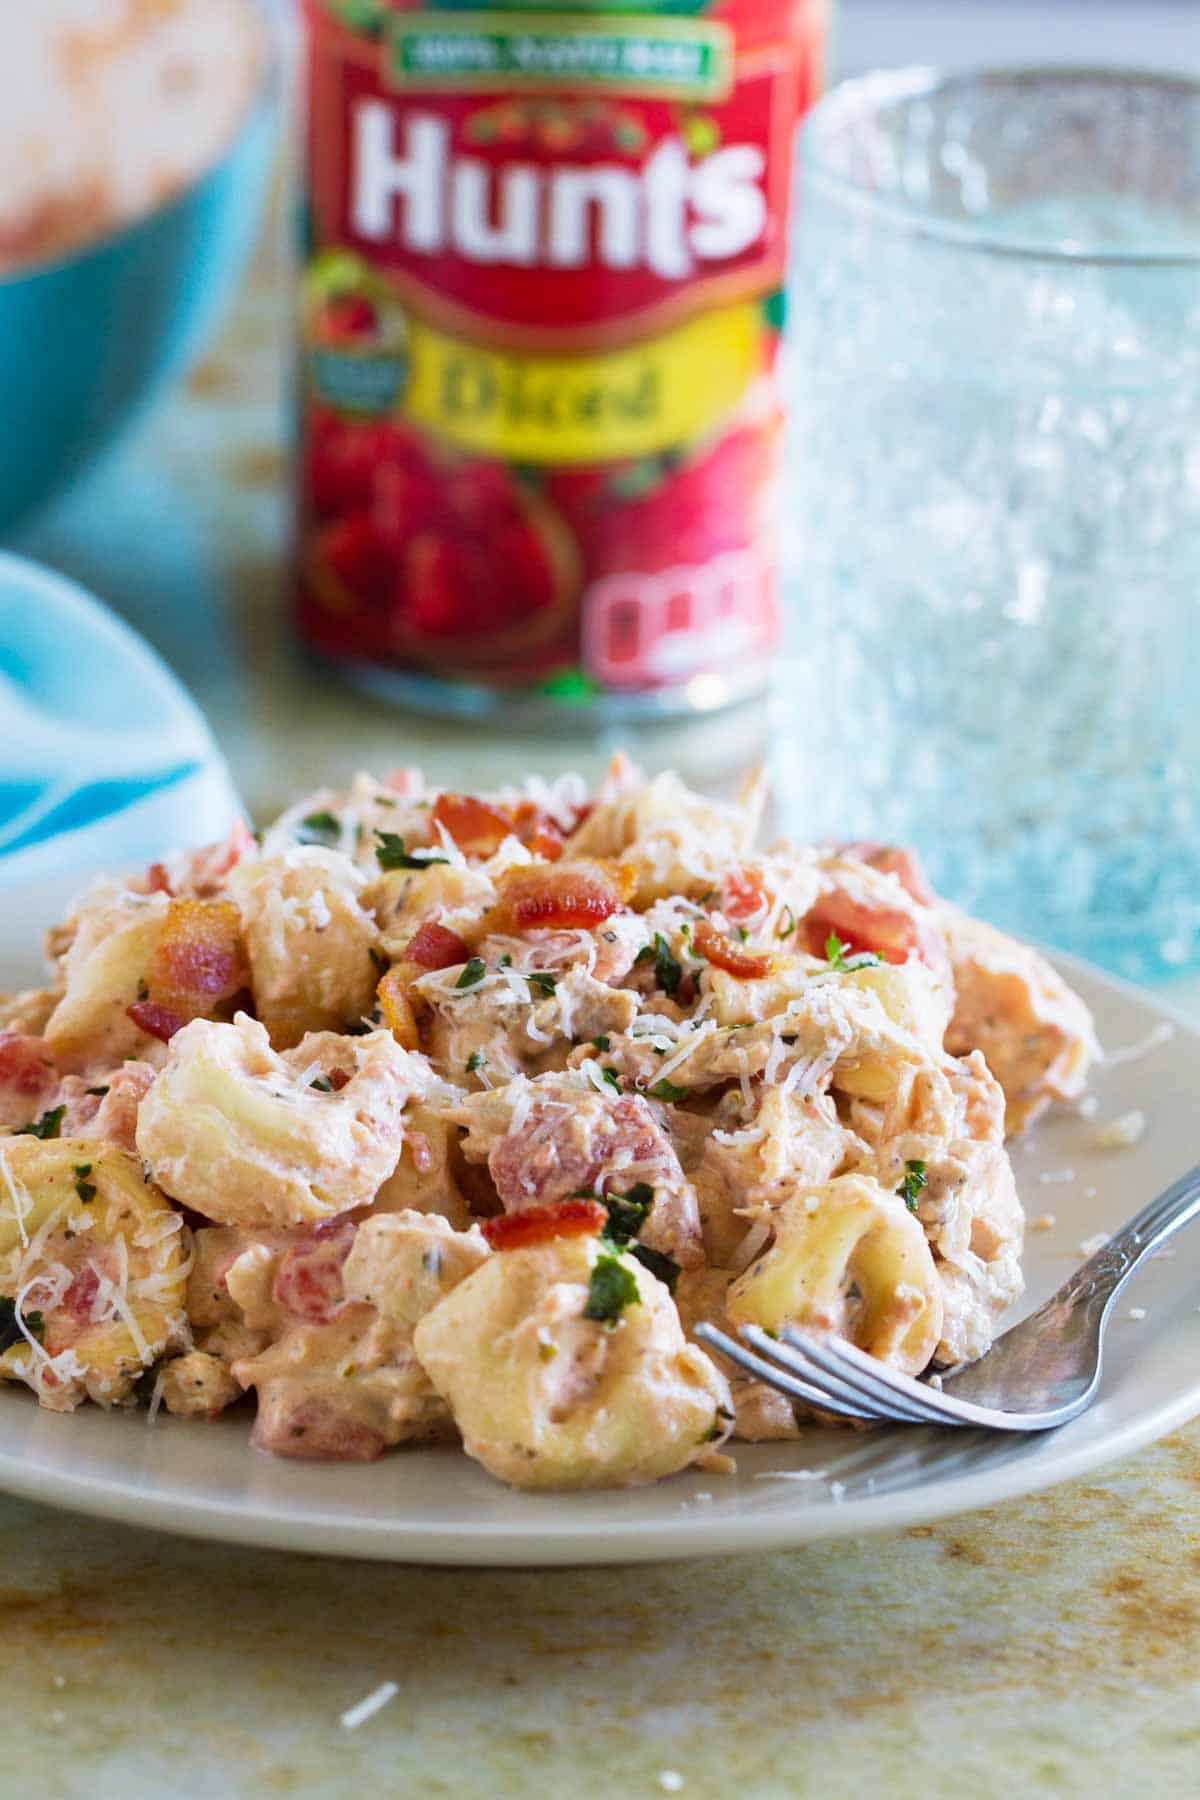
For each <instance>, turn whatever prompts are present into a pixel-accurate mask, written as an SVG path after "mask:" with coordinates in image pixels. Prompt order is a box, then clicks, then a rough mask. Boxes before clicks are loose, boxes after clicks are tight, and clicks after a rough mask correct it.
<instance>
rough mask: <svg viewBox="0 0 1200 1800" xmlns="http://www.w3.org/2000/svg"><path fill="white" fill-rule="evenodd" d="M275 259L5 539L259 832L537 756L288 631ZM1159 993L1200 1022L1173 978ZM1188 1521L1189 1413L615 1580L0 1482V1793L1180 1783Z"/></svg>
mask: <svg viewBox="0 0 1200 1800" xmlns="http://www.w3.org/2000/svg"><path fill="white" fill-rule="evenodd" d="M875 10H876V12H878V10H879V9H878V8H877V7H876V9H875ZM925 10H926V11H929V10H930V9H929V8H928V7H926V9H925ZM934 10H936V9H934ZM1127 10H1128V9H1127ZM1134 10H1136V9H1134ZM1157 11H1158V12H1159V13H1163V12H1166V13H1171V14H1172V15H1173V16H1174V9H1172V8H1171V7H1165V8H1164V7H1162V6H1159V7H1158V8H1157ZM918 53H919V52H918ZM851 60H852V61H853V60H855V58H853V57H852V58H851ZM857 60H858V61H862V60H865V58H864V57H862V56H861V55H860V56H858V58H857ZM283 274H284V266H283V252H282V250H281V248H280V239H279V236H278V234H277V233H268V235H267V238H266V241H265V242H264V246H263V249H262V252H261V254H260V256H259V259H258V263H257V266H256V269H255V272H254V277H253V279H252V281H251V282H250V283H249V285H248V287H247V289H246V292H245V294H244V296H243V299H242V301H241V303H240V305H239V307H238V310H237V312H236V315H235V317H234V318H233V319H232V321H231V322H230V324H229V327H228V328H227V330H226V332H225V334H224V336H223V338H222V340H221V342H220V344H219V345H218V347H217V348H216V350H215V351H214V352H213V353H212V354H211V355H210V356H209V358H208V359H207V360H206V361H205V362H204V363H203V364H202V365H201V366H200V367H199V368H198V369H197V370H196V371H195V372H194V374H193V375H192V377H191V379H190V381H189V382H188V383H187V385H186V387H185V388H184V389H182V390H181V391H180V392H179V393H178V394H177V396H176V397H175V398H174V399H173V400H172V402H171V403H170V404H169V405H168V406H167V407H165V408H164V409H163V410H161V411H160V412H159V414H158V415H157V416H156V417H155V418H154V419H153V420H152V421H151V422H150V423H149V424H148V425H147V426H146V427H145V428H144V429H142V430H141V431H140V432H139V434H138V435H137V436H136V438H135V439H134V440H133V441H132V442H131V443H130V444H129V445H128V446H127V447H126V449H125V450H124V451H123V452H122V453H121V454H120V455H119V456H118V458H117V459H116V460H115V461H113V462H111V463H110V464H109V465H108V466H107V467H106V468H105V469H103V470H102V471H101V472H100V473H99V474H98V475H97V476H96V477H94V478H93V479H92V480H91V481H90V482H89V483H88V484H87V485H86V487H84V488H82V489H81V490H80V491H79V492H78V493H77V494H76V495H74V496H72V498H71V500H70V501H69V502H68V503H67V504H64V505H63V506H61V507H59V508H58V509H57V510H56V511H55V512H53V513H52V514H50V515H48V516H47V517H45V518H44V519H43V520H42V521H40V522H39V523H38V524H37V526H36V527H35V528H33V529H31V530H29V531H27V532H26V533H25V534H24V535H23V537H22V539H21V541H20V543H19V544H18V545H17V547H18V548H21V549H24V550H27V551H29V552H31V553H33V554H36V555H39V556H42V557H44V558H45V559H46V560H48V561H50V562H52V563H54V564H56V565H57V566H59V567H61V568H63V569H65V570H66V571H67V572H68V573H71V574H73V575H75V576H77V577H78V578H79V579H81V580H83V581H84V582H85V583H87V584H88V585H90V586H92V587H93V588H95V589H96V591H98V592H99V593H101V594H102V595H104V596H105V597H106V598H108V599H109V600H111V601H112V602H113V603H114V604H116V605H117V606H119V608H120V609H121V610H122V611H123V612H124V613H125V614H126V616H127V617H129V618H130V619H131V620H132V622H133V623H134V624H136V625H138V626H139V627H140V628H141V629H142V630H143V631H145V632H146V634H147V636H148V637H149V638H150V639H151V641H152V642H154V643H155V644H156V645H157V647H158V648H159V649H160V650H161V651H162V652H163V654H164V655H165V656H166V657H167V659H168V660H169V661H170V662H171V663H172V665H173V666H174V667H175V668H176V669H177V670H178V672H179V673H180V674H181V676H182V677H183V679H184V680H185V681H186V682H187V683H188V685H189V686H190V687H191V688H192V690H193V691H194V692H195V693H196V695H197V697H198V698H199V700H200V702H201V704H202V705H203V706H204V708H205V710H206V711H207V713H208V715H209V717H210V719H211V720H212V723H213V725H214V727H215V729H216V730H217V732H218V735H219V736H220V738H221V740H222V742H223V743H224V744H225V745H226V747H227V749H228V753H229V755H230V760H231V763H232V766H233V771H234V775H235V779H236V780H237V782H238V784H239V786H240V788H241V791H242V793H243V795H244V797H245V799H246V801H247V804H248V806H249V807H250V809H251V810H252V811H253V812H254V813H255V814H256V815H257V816H259V817H262V816H266V815H268V814H269V813H270V812H271V811H272V810H273V809H274V808H275V807H277V806H278V805H279V804H281V803H282V802H283V800H284V799H285V798H286V797H288V796H289V795H291V794H293V793H294V792H295V791H297V790H298V789H300V788H302V787H303V786H304V785H305V784H309V783H312V784H315V783H316V782H317V781H318V780H325V779H331V778H333V779H336V778H338V777H339V776H341V775H345V774H348V773H349V772H350V771H351V770H353V769H354V768H356V767H360V766H374V767H377V768H386V767H389V766H391V765H392V764H394V763H397V762H401V761H405V760H409V759H416V758H419V759H421V760H423V761H425V762H426V764H427V765H429V766H430V767H432V768H433V769H434V770H450V769H453V770H455V771H456V773H457V776H458V778H459V779H460V780H463V781H464V782H469V781H471V780H472V779H473V778H476V777H481V776H482V775H483V773H484V771H485V770H486V772H487V775H488V777H489V778H490V779H491V780H493V781H494V780H496V779H498V778H502V777H503V776H504V775H505V774H507V773H508V772H509V771H510V770H511V771H512V772H514V773H515V772H516V771H518V770H521V769H523V768H525V767H528V766H529V765H530V763H531V762H534V761H542V762H545V761H549V760H555V761H557V760H560V759H561V758H562V757H563V756H564V754H565V752H564V747H563V745H562V743H561V741H559V740H553V741H551V740H547V739H546V738H545V737H541V738H536V737H532V736H531V735H529V734H527V733H522V734H513V733H508V734H505V735H504V736H499V735H497V734H495V733H493V732H489V731H486V730H484V729H482V728H480V727H471V728H470V730H464V729H463V728H462V727H458V726H453V725H446V724H437V723H430V722H427V721H421V720H416V719H413V718H411V717H405V716H403V715H401V714H398V713H394V712H392V711H390V710H389V709H388V708H386V707H384V706H382V705H379V704H378V703H376V702H373V701H370V700H367V699H364V698H361V697H359V696H357V695H355V694H353V693H350V692H348V691H347V690H346V689H345V688H343V687H342V686H340V685H339V684H338V683H337V682H336V681H335V680H333V679H331V678H329V677H326V676H324V675H322V674H320V673H319V672H317V671H316V670H315V669H314V668H312V667H311V666H310V665H308V664H306V663H305V662H304V661H303V660H301V659H300V658H299V657H298V656H297V655H296V653H295V651H294V650H293V649H292V647H291V645H290V643H289V640H288V634H287V629H286V624H285V622H284V619H283V615H282V610H281V605H280V573H279V571H280V566H281V564H280V555H281V546H282V544H283V542H284V540H285V501H284V479H285V461H284V453H283V449H282V434H281V418H282V405H281V395H282V391H283V385H284V360H283V358H284V352H283V350H282V349H281V345H283V344H286V339H287V333H286V330H285V329H284V325H283V310H282V302H281V298H280V296H281V294H282V292H283V291H284V289H285V285H286V284H285V282H284V280H283ZM766 731H767V722H766V719H765V717H764V715H763V712H762V709H761V708H757V707H750V708H746V709H743V710H742V711H741V712H740V713H735V714H732V715H729V716H727V717H725V718H724V719H722V720H721V721H719V722H717V723H714V722H707V723H702V724H700V725H688V726H682V727H678V728H672V729H669V730H666V731H659V732H656V733H652V734H640V733H636V732H633V733H631V732H622V733H621V734H620V735H621V738H622V740H623V741H625V742H632V744H633V747H634V749H635V751H636V752H637V753H639V754H641V755H642V756H644V758H645V759H646V760H647V761H648V762H649V763H650V764H651V765H652V766H664V765H666V764H670V763H674V764H675V765H677V766H679V767H681V768H682V769H683V771H684V772H685V773H686V774H688V775H689V776H691V777H693V778H694V779H696V780H698V781H701V782H705V783H708V784H711V785H717V786H728V785H729V784H731V783H732V782H733V781H734V780H735V779H736V777H737V775H738V773H739V772H740V771H742V770H744V769H745V768H746V767H747V766H749V765H750V764H751V763H752V762H754V761H755V760H756V758H757V757H759V756H760V755H761V754H762V753H763V749H764V745H765V742H766ZM607 748H608V744H607V741H606V739H605V738H604V736H603V735H599V736H596V737H593V738H591V739H587V740H583V741H580V742H578V743H576V744H574V745H572V746H571V750H570V760H571V761H572V762H573V763H575V764H577V765H580V766H583V767H584V768H585V769H592V768H594V767H596V766H597V765H598V763H599V762H600V761H601V759H602V758H603V757H604V755H605V754H606V752H607ZM1175 998H1176V999H1177V1000H1182V1001H1183V1002H1184V1004H1186V1005H1187V1006H1188V1008H1189V1010H1192V1011H1193V1012H1195V1014H1196V1015H1197V1016H1200V995H1198V993H1197V989H1196V986H1195V984H1193V987H1192V989H1191V990H1190V991H1188V990H1186V989H1178V990H1177V991H1176V994H1175ZM1198 1519H1200V1422H1197V1423H1195V1424H1193V1425H1192V1426H1191V1427H1189V1428H1188V1429H1186V1430H1184V1431H1182V1432H1180V1433H1178V1434H1176V1435H1175V1436H1174V1437H1172V1438H1170V1439H1168V1440H1166V1441H1165V1442H1163V1443H1161V1444H1159V1445H1157V1446H1155V1447H1154V1448H1152V1449H1150V1450H1148V1451H1145V1452H1143V1453H1142V1454H1140V1455H1139V1456H1137V1457H1136V1458H1135V1459H1133V1460H1132V1461H1131V1462H1129V1463H1128V1464H1125V1465H1123V1466H1120V1467H1117V1468H1115V1469H1113V1470H1111V1471H1109V1472H1107V1473H1104V1474H1102V1475H1100V1476H1097V1477H1093V1478H1091V1479H1088V1480H1086V1481H1080V1482H1075V1483H1072V1484H1069V1485H1067V1486H1064V1487H1061V1488H1059V1489H1056V1490H1054V1491H1052V1492H1050V1493H1047V1494H1043V1495H1038V1496H1035V1497H1033V1498H1030V1499H1027V1500H1022V1501H1017V1502H1013V1503H1011V1504H1007V1505H1005V1506H1002V1507H1000V1508H997V1509H995V1510H993V1511H990V1512H985V1513H980V1514H978V1515H975V1516H973V1517H969V1518H965V1519H956V1520H953V1521H951V1522H949V1523H947V1524H945V1525H940V1526H934V1527H922V1528H918V1529H915V1530H910V1531H907V1532H905V1533H903V1534H902V1535H898V1536H893V1537H890V1538H880V1539H871V1540H861V1541H850V1542H842V1543H837V1544H833V1545H831V1546H829V1547H816V1548H808V1549H804V1550H799V1551H796V1552H792V1553H786V1554H772V1555H766V1556H762V1557H760V1558H747V1559H744V1560H719V1561H707V1562H701V1563H695V1564H685V1565H679V1566H674V1567H668V1566H661V1567H657V1566H654V1567H647V1568H637V1569H632V1570H629V1571H622V1570H604V1569H595V1570H582V1571H553V1572H546V1573H536V1572H528V1573H526V1572H471V1571H465V1570H447V1571H441V1570H430V1569H413V1568H388V1567H381V1566H378V1565H363V1564H354V1563H341V1562H332V1561H322V1560H320V1559H317V1558H311V1557H301V1556H289V1555H282V1554H270V1553H263V1552H257V1551H249V1550H243V1549H237V1548H231V1547H226V1546H220V1545H208V1544H203V1543H191V1542H187V1541H183V1540H173V1539H168V1538H164V1537H161V1536H158V1535H155V1534H153V1533H149V1532H137V1531H134V1530H129V1529H125V1528H118V1527H112V1526H106V1525H100V1524H96V1523H92V1522H91V1521H88V1520H85V1519H80V1518H74V1517H69V1516H66V1515H61V1514H57V1513H54V1512H50V1511H46V1510H44V1509H41V1508H39V1507H35V1506H32V1505H27V1504H24V1503H20V1502H16V1501H12V1500H0V1530H2V1532H3V1549H2V1550H0V1618H2V1619H3V1622H4V1627H5V1642H6V1647H7V1654H6V1683H5V1691H6V1694H7V1701H6V1704H5V1706H4V1708H3V1711H2V1712H0V1767H2V1768H3V1770H4V1775H3V1777H2V1778H0V1791H3V1792H4V1793H6V1794H8V1793H11V1794H17V1793H28V1794H37V1795H38V1796H39V1797H40V1796H46V1797H47V1800H57V1797H58V1796H63V1797H71V1800H74V1797H76V1796H79V1797H83V1796H93V1795H98V1794H115V1795H119V1796H121V1800H143V1797H149V1796H161V1795H163V1794H182V1795H187V1796H188V1797H189V1800H209V1797H213V1800H217V1797H221V1800H224V1797H225V1796H243V1795H245V1796H259V1795H264V1796H265V1795H275V1794H279V1795H297V1796H322V1797H325V1796H336V1795H341V1794H351V1793H353V1794H356V1795H359V1794H366V1793H380V1794H387V1795H392V1794H394V1795H404V1796H408V1795H414V1796H416V1795H426V1794H428V1795H437V1794H455V1795H462V1794H469V1795H479V1796H493V1795H495V1796H500V1795H526V1794H537V1795H571V1796H575V1795H581V1796H586V1795H607V1794H615V1793H621V1794H622V1795H627V1796H632V1795H638V1794H647V1795H653V1794H655V1793H661V1792H670V1791H680V1792H682V1793H683V1794H685V1795H686V1796H688V1797H689V1800H693V1797H694V1800H700V1797H704V1800H709V1797H715V1796H724V1795H729V1794H733V1793H738V1794H746V1795H752V1796H775V1795H779V1796H790V1795H806V1796H814V1797H818V1800H838V1797H840V1796H843V1795H845V1796H851V1795H860V1794H863V1793H877V1794H884V1795H888V1796H897V1797H899V1800H904V1797H906V1796H909V1795H913V1796H916V1795H918V1794H919V1795H921V1796H941V1795H945V1796H955V1797H956V1800H957V1797H958V1796H960V1795H962V1794H964V1793H970V1794H975V1795H980V1796H991V1795H996V1796H1006V1797H1007V1796H1009V1795H1013V1794H1027V1793H1032V1794H1046V1795H1056V1796H1057V1795H1064V1796H1074V1795H1079V1796H1093V1795H1105V1796H1108V1795H1125V1794H1131V1795H1132V1794H1133V1793H1135V1792H1140V1791H1142V1790H1149V1791H1152V1792H1154V1793H1155V1794H1156V1795H1157V1796H1161V1797H1163V1800H1169V1797H1170V1796H1174V1795H1180V1796H1184V1795H1189V1796H1190V1795H1193V1794H1195V1793H1196V1792H1197V1791H1200V1525H1198V1523H1197V1521H1198ZM388 1680H392V1681H395V1682H397V1683H398V1684H399V1686H400V1692H399V1694H398V1696H397V1697H396V1699H395V1700H394V1701H393V1702H392V1703H391V1704H390V1705H389V1706H388V1707H387V1708H386V1709H384V1710H383V1711H382V1712H380V1713H379V1714H378V1715H377V1716H376V1717H375V1718H373V1719H371V1720H370V1721H369V1722H368V1723H366V1724H364V1725H363V1726H362V1727H361V1728H360V1729H359V1730H357V1731H355V1732H353V1733H351V1732H347V1731H346V1730H345V1729H344V1728H343V1727H342V1726H341V1724H340V1723H339V1719H340V1715H341V1713H342V1712H343V1711H344V1710H345V1709H346V1708H347V1707H350V1706H352V1705H353V1704H354V1703H355V1702H356V1701H358V1700H360V1699H361V1698H363V1697H364V1696H365V1695H366V1694H368V1693H369V1692H370V1691H371V1690H373V1689H374V1688H376V1687H377V1686H378V1685H379V1683H381V1682H383V1681H388ZM676 1776H677V1777H678V1778H679V1781H678V1782H677V1781H676V1780H675V1777H676Z"/></svg>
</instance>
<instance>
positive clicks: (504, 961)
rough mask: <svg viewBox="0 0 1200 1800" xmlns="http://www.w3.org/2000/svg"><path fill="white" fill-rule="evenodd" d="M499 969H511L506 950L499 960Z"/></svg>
mask: <svg viewBox="0 0 1200 1800" xmlns="http://www.w3.org/2000/svg"><path fill="white" fill-rule="evenodd" d="M500 967H501V968H502V969H511V968H512V956H511V954H510V952H509V951H507V950H506V951H505V952H504V955H503V956H502V957H501V958H500Z"/></svg>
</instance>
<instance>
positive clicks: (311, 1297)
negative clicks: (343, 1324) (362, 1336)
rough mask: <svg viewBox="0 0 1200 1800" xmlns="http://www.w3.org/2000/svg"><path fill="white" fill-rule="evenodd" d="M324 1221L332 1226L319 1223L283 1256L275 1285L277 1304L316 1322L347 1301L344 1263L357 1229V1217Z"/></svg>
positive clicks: (334, 1312) (324, 1322)
mask: <svg viewBox="0 0 1200 1800" xmlns="http://www.w3.org/2000/svg"><path fill="white" fill-rule="evenodd" d="M324 1224H325V1225H326V1226H328V1227H330V1229H328V1230H325V1231H322V1230H321V1228H320V1227H318V1228H317V1230H316V1231H314V1232H313V1234H312V1236H311V1237H310V1238H308V1239H307V1240H306V1241H305V1242H304V1243H302V1244H297V1245H296V1246H295V1247H294V1248H293V1249H291V1250H289V1251H288V1252H287V1254H286V1255H285V1256H283V1257H282V1258H281V1259H280V1262H279V1267H278V1268H277V1269H276V1271H275V1283H274V1287H273V1289H272V1294H273V1297H274V1299H275V1302H276V1304H277V1305H278V1306H282V1307H283V1308H284V1310H285V1311H287V1312H290V1313H294V1314H295V1315H296V1317H297V1318H301V1319H309V1320H311V1321H312V1322H313V1324H316V1325H324V1324H326V1323H327V1322H328V1321H329V1320H330V1319H332V1318H333V1317H334V1315H335V1314H336V1313H339V1312H340V1311H341V1309H342V1307H343V1306H344V1305H345V1304H346V1293H345V1289H344V1287H343V1285H342V1266H343V1264H344V1263H345V1261H346V1258H347V1257H348V1256H349V1254H350V1250H351V1247H352V1246H353V1243H354V1237H355V1233H356V1232H357V1230H358V1224H357V1221H356V1220H354V1219H348V1218H343V1217H340V1216H339V1217H338V1218H336V1219H327V1220H325V1221H324Z"/></svg>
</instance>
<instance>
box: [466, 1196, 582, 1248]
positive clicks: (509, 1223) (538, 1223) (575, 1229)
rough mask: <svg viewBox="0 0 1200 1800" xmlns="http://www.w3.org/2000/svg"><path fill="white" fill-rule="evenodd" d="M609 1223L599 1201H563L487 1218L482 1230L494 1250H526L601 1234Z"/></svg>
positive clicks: (481, 1227)
mask: <svg viewBox="0 0 1200 1800" xmlns="http://www.w3.org/2000/svg"><path fill="white" fill-rule="evenodd" d="M607 1223H608V1212H607V1210H606V1209H605V1208H604V1207H603V1206H601V1204H600V1202H599V1201H598V1200H560V1201H559V1202H558V1204H557V1205H556V1206H530V1207H526V1209H525V1211H524V1212H518V1213H505V1214H504V1215H502V1216H501V1217H500V1218H498V1219H485V1220H484V1222H483V1224H482V1225H481V1226H480V1230H481V1231H482V1232H483V1235H484V1237H485V1238H486V1239H487V1241H488V1243H489V1244H490V1245H491V1246H492V1249H493V1250H524V1249H527V1248H528V1247H529V1246H530V1245H531V1244H549V1243H552V1242H553V1241H554V1239H555V1238H563V1237H599V1235H600V1233H601V1232H602V1231H603V1230H604V1227H605V1226H606V1225H607Z"/></svg>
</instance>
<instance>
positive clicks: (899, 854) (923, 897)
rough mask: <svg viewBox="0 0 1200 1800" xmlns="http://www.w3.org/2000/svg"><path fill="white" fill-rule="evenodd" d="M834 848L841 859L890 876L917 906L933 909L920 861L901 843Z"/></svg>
mask: <svg viewBox="0 0 1200 1800" xmlns="http://www.w3.org/2000/svg"><path fill="white" fill-rule="evenodd" d="M838 849H839V850H840V852H841V854H842V855H843V856H856V857H857V858H858V860H859V862H865V863H869V864H870V866H871V867H872V868H873V869H880V870H882V872H883V873H884V874H885V875H894V876H895V877H896V879H897V880H898V881H899V883H900V885H901V887H903V888H906V889H907V890H908V892H909V893H910V894H911V895H912V897H913V899H914V900H916V901H917V902H918V903H919V904H920V905H921V906H933V905H934V904H935V902H936V900H937V895H936V894H935V893H934V891H933V889H932V888H931V887H930V885H929V878H928V876H927V875H926V873H925V870H924V869H923V867H922V866H921V859H920V857H919V856H918V855H917V853H916V851H915V850H910V849H908V848H907V847H906V846H905V845H903V844H870V843H861V842H860V843H853V844H839V845H838Z"/></svg>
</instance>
